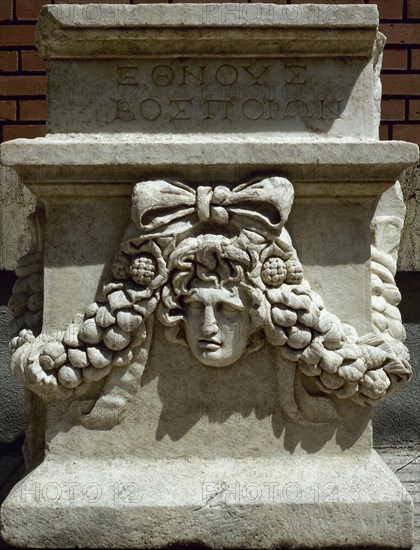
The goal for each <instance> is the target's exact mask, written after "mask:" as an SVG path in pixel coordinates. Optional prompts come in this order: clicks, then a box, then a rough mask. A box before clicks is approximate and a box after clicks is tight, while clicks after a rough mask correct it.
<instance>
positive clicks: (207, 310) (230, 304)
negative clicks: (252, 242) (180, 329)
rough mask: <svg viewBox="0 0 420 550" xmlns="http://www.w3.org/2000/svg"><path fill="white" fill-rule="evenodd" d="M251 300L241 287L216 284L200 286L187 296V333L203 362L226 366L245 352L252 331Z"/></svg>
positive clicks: (194, 352) (188, 339) (189, 341)
mask: <svg viewBox="0 0 420 550" xmlns="http://www.w3.org/2000/svg"><path fill="white" fill-rule="evenodd" d="M193 286H194V285H193ZM248 302H249V299H248V300H247V299H246V298H245V297H244V296H241V295H240V293H239V291H238V289H236V290H234V291H232V292H230V291H228V290H227V289H225V288H215V287H213V286H208V287H207V286H198V285H197V286H196V287H195V288H193V290H192V292H191V293H190V294H189V295H188V296H186V297H185V299H184V311H185V317H184V319H185V336H186V339H187V343H188V345H189V347H190V349H191V351H192V353H193V355H194V357H196V358H197V359H198V360H199V361H200V363H203V364H204V365H207V366H209V367H226V366H228V365H231V364H232V363H234V362H235V361H237V360H238V359H239V358H240V357H241V356H242V355H243V354H244V352H245V350H246V347H247V344H248V340H249V336H250V330H251V325H250V318H249V305H250V304H249V303H248Z"/></svg>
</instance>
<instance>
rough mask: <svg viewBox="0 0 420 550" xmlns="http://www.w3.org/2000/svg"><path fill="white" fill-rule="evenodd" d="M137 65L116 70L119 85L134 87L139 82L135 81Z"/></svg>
mask: <svg viewBox="0 0 420 550" xmlns="http://www.w3.org/2000/svg"><path fill="white" fill-rule="evenodd" d="M137 69H138V65H129V66H122V67H118V68H117V74H118V79H117V82H118V84H119V85H121V86H123V85H128V86H136V85H137V84H138V83H139V82H138V80H137V74H136V73H137Z"/></svg>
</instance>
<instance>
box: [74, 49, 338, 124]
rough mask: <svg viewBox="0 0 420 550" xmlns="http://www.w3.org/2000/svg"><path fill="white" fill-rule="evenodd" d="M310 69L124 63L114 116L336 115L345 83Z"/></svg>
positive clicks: (299, 65)
mask: <svg viewBox="0 0 420 550" xmlns="http://www.w3.org/2000/svg"><path fill="white" fill-rule="evenodd" d="M308 63H309V62H308ZM315 69H316V63H315V62H314V65H313V66H312V65H311V63H309V65H307V63H306V62H300V61H294V62H289V63H284V62H282V61H280V60H273V61H267V60H266V61H265V62H261V61H255V62H252V61H251V62H245V63H242V64H235V63H234V62H226V61H225V62H223V61H217V60H208V61H207V62H206V63H201V64H197V63H194V62H191V63H187V62H186V61H183V62H182V63H178V62H175V61H170V62H169V61H168V63H167V64H165V63H156V62H153V61H152V60H150V61H145V62H142V63H141V64H134V63H130V62H129V61H128V62H127V63H124V64H122V65H119V66H118V67H117V75H116V81H117V94H116V96H115V97H114V101H115V103H116V107H115V114H114V120H121V121H124V122H128V123H130V122H132V121H135V120H143V121H148V122H153V121H156V120H162V121H165V122H171V123H173V124H175V125H177V124H179V125H182V123H183V122H182V121H191V122H193V123H197V124H199V123H200V122H201V121H203V122H204V121H225V120H230V121H232V122H233V123H235V124H236V123H241V121H242V122H245V123H247V124H248V123H249V124H252V123H254V124H256V125H257V124H258V121H263V120H266V121H279V122H280V121H282V120H287V119H295V120H296V121H299V120H303V119H305V118H313V119H319V120H323V119H328V120H335V119H337V118H340V110H341V108H342V104H343V98H344V97H345V96H344V95H343V94H344V93H345V92H343V90H345V87H344V86H343V85H342V86H341V87H340V88H338V86H337V84H336V82H337V80H336V79H334V77H331V78H330V80H329V81H325V80H324V81H323V80H320V78H321V76H320V75H318V74H317V73H316V70H315ZM338 69H339V68H338V66H337V68H335V70H336V71H338ZM186 87H188V88H186ZM186 90H188V94H186V93H185V91H186ZM94 92H95V94H96V95H97V96H98V97H97V101H99V100H100V95H101V93H102V91H101V89H99V88H98V90H96V91H95V90H91V89H89V88H88V87H87V86H86V85H85V93H84V97H87V96H89V97H93V95H94ZM175 127H177V126H175Z"/></svg>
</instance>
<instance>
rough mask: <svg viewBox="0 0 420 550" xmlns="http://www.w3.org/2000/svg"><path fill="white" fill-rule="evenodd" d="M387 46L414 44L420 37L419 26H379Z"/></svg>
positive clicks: (394, 24)
mask: <svg viewBox="0 0 420 550" xmlns="http://www.w3.org/2000/svg"><path fill="white" fill-rule="evenodd" d="M379 30H380V31H381V32H383V33H384V35H385V36H386V38H387V43H388V44H416V43H417V42H418V40H419V37H420V24H415V23H388V24H383V25H380V26H379Z"/></svg>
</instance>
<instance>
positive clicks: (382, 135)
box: [379, 124, 388, 141]
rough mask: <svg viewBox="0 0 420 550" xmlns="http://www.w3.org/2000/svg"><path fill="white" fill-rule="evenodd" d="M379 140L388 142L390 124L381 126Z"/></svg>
mask: <svg viewBox="0 0 420 550" xmlns="http://www.w3.org/2000/svg"><path fill="white" fill-rule="evenodd" d="M379 139H381V140H382V141H387V140H388V124H381V125H380V126H379Z"/></svg>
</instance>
